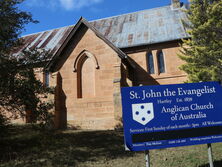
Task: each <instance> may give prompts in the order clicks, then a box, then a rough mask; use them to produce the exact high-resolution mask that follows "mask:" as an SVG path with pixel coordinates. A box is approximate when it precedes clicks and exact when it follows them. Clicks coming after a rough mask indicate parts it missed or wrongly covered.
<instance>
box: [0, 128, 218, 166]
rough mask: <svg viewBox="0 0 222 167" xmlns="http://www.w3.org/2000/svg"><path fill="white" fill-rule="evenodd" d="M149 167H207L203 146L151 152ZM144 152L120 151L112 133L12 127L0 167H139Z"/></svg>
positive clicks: (0, 143)
mask: <svg viewBox="0 0 222 167" xmlns="http://www.w3.org/2000/svg"><path fill="white" fill-rule="evenodd" d="M212 146H213V155H214V161H215V167H222V156H221V154H222V144H221V143H216V144H213V145H212ZM150 156H151V166H152V167H208V157H207V146H206V145H198V146H190V147H178V148H169V149H161V150H151V151H150ZM144 158H145V155H144V152H127V151H124V144H123V133H122V132H116V131H70V130H69V131H61V132H42V131H40V130H37V129H32V128H31V127H29V126H16V127H15V126H14V127H12V128H11V130H10V135H9V136H8V137H6V138H2V139H0V167H143V166H145V160H144Z"/></svg>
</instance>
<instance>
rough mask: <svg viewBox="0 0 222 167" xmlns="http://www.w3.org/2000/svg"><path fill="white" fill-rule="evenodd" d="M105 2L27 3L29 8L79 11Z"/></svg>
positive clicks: (38, 0) (49, 0) (53, 0)
mask: <svg viewBox="0 0 222 167" xmlns="http://www.w3.org/2000/svg"><path fill="white" fill-rule="evenodd" d="M102 1H103V0H47V1H45V0H28V1H25V3H26V5H27V6H29V7H47V8H50V9H53V10H54V9H57V8H61V7H62V8H63V9H65V10H78V9H81V8H84V7H89V6H92V5H94V4H98V3H101V2H102Z"/></svg>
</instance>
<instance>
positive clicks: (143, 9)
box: [89, 5, 170, 22]
mask: <svg viewBox="0 0 222 167" xmlns="http://www.w3.org/2000/svg"><path fill="white" fill-rule="evenodd" d="M164 7H170V5H166V6H159V7H155V8H150V9H143V10H138V11H135V12H129V13H124V14H119V15H115V16H110V17H104V18H101V19H95V20H91V21H89V22H94V21H100V20H104V19H110V18H114V17H119V16H124V15H129V14H134V13H139V12H144V11H147V10H154V9H159V8H164Z"/></svg>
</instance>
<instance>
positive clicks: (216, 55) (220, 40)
mask: <svg viewBox="0 0 222 167" xmlns="http://www.w3.org/2000/svg"><path fill="white" fill-rule="evenodd" d="M187 15H188V19H189V21H190V24H189V25H186V26H188V27H187V28H188V33H189V34H190V36H191V39H188V40H184V43H183V46H182V47H183V50H182V51H181V52H182V54H181V55H180V57H181V59H182V60H184V61H185V62H186V64H184V65H182V66H181V69H182V70H184V71H185V72H186V73H187V74H188V82H200V81H220V82H221V81H222V63H221V60H222V28H221V27H222V1H221V0H192V1H191V6H190V9H189V10H188V11H187Z"/></svg>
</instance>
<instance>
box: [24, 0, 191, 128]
mask: <svg viewBox="0 0 222 167" xmlns="http://www.w3.org/2000/svg"><path fill="white" fill-rule="evenodd" d="M185 9H186V5H184V4H182V3H181V2H180V1H179V0H171V4H170V5H168V6H163V7H159V8H154V9H148V10H143V11H138V12H134V13H129V14H123V15H119V16H113V17H109V18H104V19H99V20H95V21H87V20H86V19H84V18H80V19H79V21H78V22H77V23H76V24H75V25H72V26H67V27H62V28H58V29H53V30H49V31H44V32H39V33H36V34H31V35H27V36H24V37H23V40H24V44H25V45H24V47H23V48H22V49H25V48H34V47H37V48H44V49H46V50H50V51H51V53H52V55H53V57H52V59H51V61H50V62H49V63H48V64H47V69H49V71H50V72H49V73H44V74H40V73H37V74H36V76H37V77H38V78H39V79H40V80H42V81H43V82H44V83H45V84H46V85H50V86H54V87H55V95H54V97H53V98H54V100H55V107H54V110H55V125H56V127H57V128H65V127H67V126H69V127H73V128H80V129H101V130H102V129H114V128H117V127H119V126H121V124H122V120H121V118H122V108H121V92H120V91H121V87H129V86H141V85H159V84H175V83H182V82H184V81H185V80H186V74H185V73H184V72H183V71H181V70H179V68H178V67H179V66H180V65H181V64H182V63H183V61H182V60H180V58H179V57H178V56H177V54H178V53H179V50H180V44H181V42H182V39H186V38H189V35H188V34H187V33H186V28H185V27H184V25H183V23H182V20H184V21H187V18H186V14H185V12H184V10H185Z"/></svg>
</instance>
